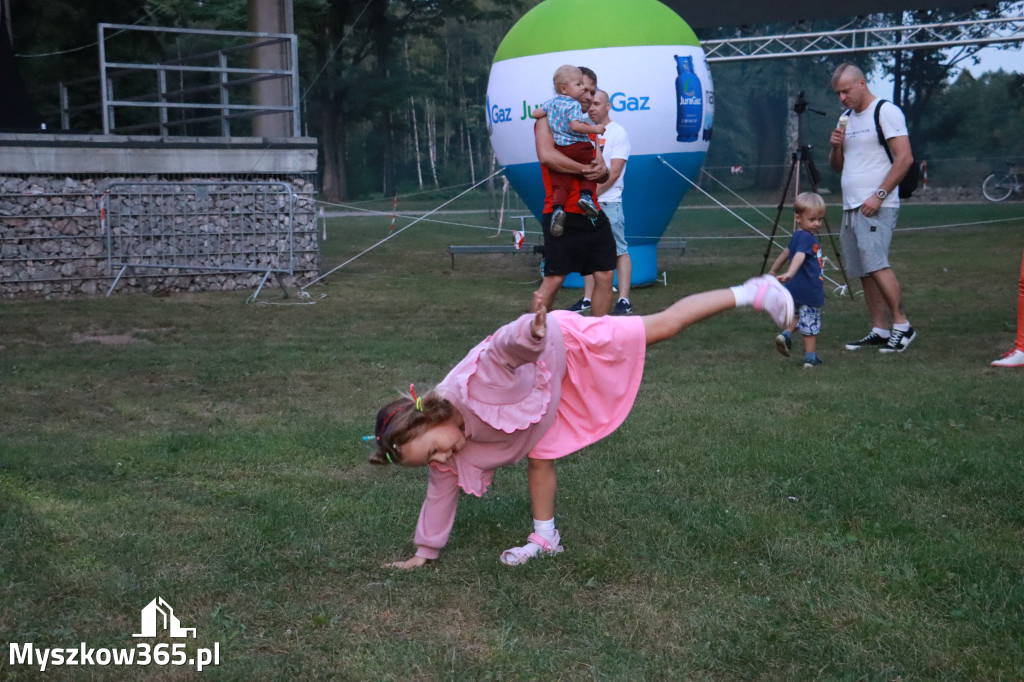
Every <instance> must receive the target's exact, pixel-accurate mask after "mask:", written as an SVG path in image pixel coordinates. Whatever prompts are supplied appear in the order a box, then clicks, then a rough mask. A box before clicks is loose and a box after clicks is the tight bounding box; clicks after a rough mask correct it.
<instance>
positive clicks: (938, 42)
mask: <svg viewBox="0 0 1024 682" xmlns="http://www.w3.org/2000/svg"><path fill="white" fill-rule="evenodd" d="M1021 41H1024V17H1012V18H999V19H977V20H971V21H953V22H947V23H937V24H907V25H901V26H887V27H876V28H853V29H842V30H836V31H822V32H818V33H790V34H786V35H776V36H760V37H752V38H726V39H721V40H705V41H704V42H703V43H702V45H703V46H704V53H705V54H706V55H707V58H708V61H709V62H738V61H745V60H752V59H782V58H788V57H817V56H821V55H827V54H845V53H849V52H888V51H894V50H920V49H937V48H945V47H958V46H968V45H979V46H980V45H993V44H996V43H1015V42H1021Z"/></svg>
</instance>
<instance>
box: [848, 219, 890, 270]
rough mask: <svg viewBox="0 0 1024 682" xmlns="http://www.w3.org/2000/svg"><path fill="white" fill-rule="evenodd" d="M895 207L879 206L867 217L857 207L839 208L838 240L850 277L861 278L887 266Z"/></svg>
mask: <svg viewBox="0 0 1024 682" xmlns="http://www.w3.org/2000/svg"><path fill="white" fill-rule="evenodd" d="M899 215H900V209H899V208H880V209H878V213H876V214H875V215H873V216H871V217H870V218H868V217H867V216H865V215H864V214H863V213H861V212H860V209H859V208H855V209H852V210H849V211H843V226H842V228H841V229H840V230H839V243H840V244H841V245H842V247H843V257H844V258H845V259H846V273H847V274H848V275H849V276H850V277H865V276H867V275H870V274H871V273H872V272H877V271H878V270H884V269H885V268H887V267H889V244H890V243H891V242H892V231H893V229H894V228H895V227H896V219H897V218H899Z"/></svg>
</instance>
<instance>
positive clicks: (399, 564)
mask: <svg viewBox="0 0 1024 682" xmlns="http://www.w3.org/2000/svg"><path fill="white" fill-rule="evenodd" d="M428 561H430V559H424V558H423V557H421V556H414V557H413V558H411V559H406V560H405V561H396V562H394V563H391V564H384V568H400V569H402V570H403V571H411V570H412V569H414V568H420V567H421V566H424V565H426V563H427V562H428Z"/></svg>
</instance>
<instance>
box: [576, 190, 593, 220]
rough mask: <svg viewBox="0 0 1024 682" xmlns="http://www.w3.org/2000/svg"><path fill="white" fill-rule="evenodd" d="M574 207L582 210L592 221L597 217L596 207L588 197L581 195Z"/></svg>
mask: <svg viewBox="0 0 1024 682" xmlns="http://www.w3.org/2000/svg"><path fill="white" fill-rule="evenodd" d="M576 205H577V206H579V207H580V208H582V209H583V212H584V213H586V214H587V217H588V218H590V219H591V220H593V219H594V218H596V217H597V205H596V204H595V203H594V200H593V199H591V198H590V195H588V194H583V195H581V196H580V200H579V201H577V202H576Z"/></svg>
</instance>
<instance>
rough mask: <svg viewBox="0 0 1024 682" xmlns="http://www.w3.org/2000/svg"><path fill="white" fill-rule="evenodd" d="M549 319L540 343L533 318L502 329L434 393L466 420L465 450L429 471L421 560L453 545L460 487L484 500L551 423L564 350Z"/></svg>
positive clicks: (419, 529) (419, 530)
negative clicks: (497, 475)
mask: <svg viewBox="0 0 1024 682" xmlns="http://www.w3.org/2000/svg"><path fill="white" fill-rule="evenodd" d="M552 315H556V314H555V313H552ZM552 315H549V316H548V325H547V334H546V335H545V337H544V338H543V339H540V340H537V339H535V338H534V337H533V335H532V334H531V333H530V323H531V322H532V320H533V319H534V316H533V315H523V316H522V317H520V318H519V319H517V320H515V321H513V322H511V323H509V324H507V325H505V326H504V327H502V328H501V329H499V330H498V331H496V332H495V333H494V334H493V335H491V336H489V337H487V338H486V339H484V341H482V342H481V343H480V344H478V345H477V346H476V347H475V348H473V350H471V351H470V352H469V354H468V355H467V356H466V358H465V359H463V360H462V362H460V363H459V364H458V365H456V366H455V368H454V369H453V370H452V371H451V372H449V373H448V376H447V377H445V379H444V381H442V382H441V383H440V384H439V385H438V386H437V388H436V389H435V390H436V391H437V392H438V393H439V394H440V395H442V396H443V397H445V398H447V399H448V400H449V401H451V402H452V403H453V404H454V405H455V407H456V409H458V411H459V412H460V413H461V414H462V416H463V418H464V419H465V422H466V430H465V434H466V446H465V447H464V448H463V449H462V450H460V451H459V453H458V454H457V455H456V456H455V457H453V458H451V459H449V460H448V462H447V463H446V464H444V465H438V464H431V465H430V474H429V478H428V483H427V497H426V499H425V500H424V501H423V507H422V508H421V509H420V518H419V521H418V522H417V524H416V534H415V536H414V542H415V543H416V556H419V557H423V558H425V559H436V558H437V557H438V555H439V554H440V552H441V548H442V547H444V546H445V544H446V543H447V542H448V536H449V534H450V533H451V530H452V526H453V525H454V524H455V508H456V506H457V504H458V498H459V489H460V488H461V489H462V490H464V491H465V492H467V493H469V494H470V495H476V496H477V497H480V496H482V495H483V494H484V492H486V490H487V487H488V486H489V485H490V483H491V477H492V476H493V474H494V470H495V469H497V468H498V467H503V466H508V465H510V464H515V463H516V462H519V461H520V460H521V459H523V458H524V457H526V455H527V454H529V452H530V450H531V449H532V448H533V446H534V445H536V444H537V441H539V440H540V439H541V437H543V436H544V434H545V432H547V430H548V429H549V428H550V427H551V424H552V423H553V422H554V420H555V416H556V412H557V410H558V403H559V400H560V399H561V384H562V377H563V376H564V375H565V371H566V360H565V355H566V352H565V342H564V340H563V337H562V331H561V329H560V328H559V325H558V324H557V318H555V319H553V318H552Z"/></svg>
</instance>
